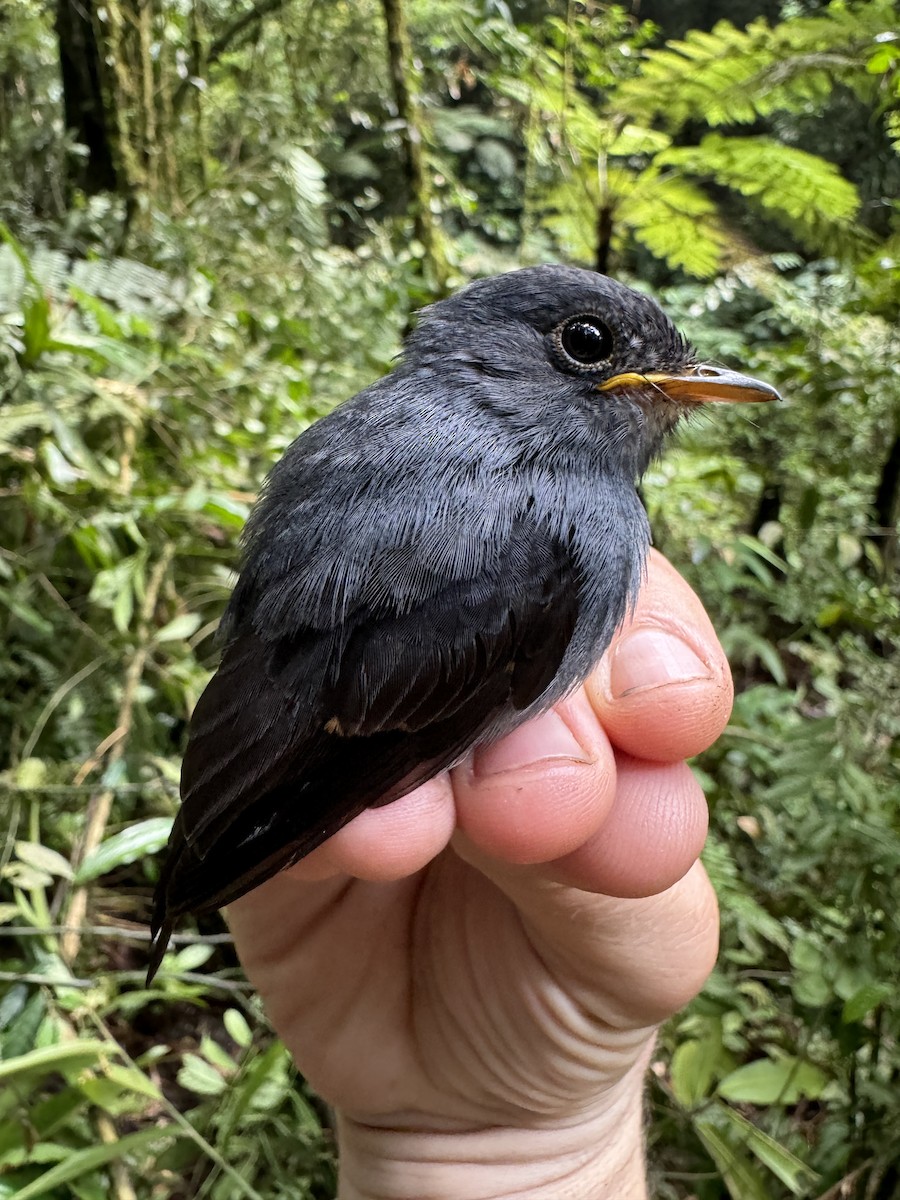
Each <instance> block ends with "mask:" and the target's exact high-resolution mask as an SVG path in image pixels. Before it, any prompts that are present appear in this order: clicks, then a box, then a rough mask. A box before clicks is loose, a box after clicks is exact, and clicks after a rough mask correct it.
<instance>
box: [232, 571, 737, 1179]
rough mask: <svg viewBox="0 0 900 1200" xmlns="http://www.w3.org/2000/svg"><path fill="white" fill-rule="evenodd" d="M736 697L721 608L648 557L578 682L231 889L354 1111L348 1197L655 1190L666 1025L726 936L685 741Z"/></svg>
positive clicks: (304, 1064) (321, 1068) (260, 960)
mask: <svg viewBox="0 0 900 1200" xmlns="http://www.w3.org/2000/svg"><path fill="white" fill-rule="evenodd" d="M731 702H732V686H731V677H730V674H729V671H728V664H727V662H726V660H725V656H724V654H723V652H722V650H721V647H720V646H719V643H718V641H717V639H716V636H715V633H714V631H713V628H712V625H711V624H710V621H709V618H708V617H707V615H706V613H705V612H704V610H703V607H702V605H701V604H700V601H699V600H698V598H697V597H696V595H695V594H694V593H693V592H692V591H691V589H690V588H689V587H688V585H687V584H686V583H685V582H684V580H683V579H682V578H681V577H680V576H679V575H678V574H677V573H676V572H675V570H674V569H673V568H672V567H671V566H670V565H669V564H668V563H667V562H666V561H665V559H663V558H662V557H661V556H660V555H658V554H655V553H654V554H653V555H652V556H651V561H650V566H649V570H648V576H647V580H646V582H645V585H644V587H643V588H642V591H641V594H640V598H639V601H638V604H637V607H636V610H635V612H634V614H633V617H632V618H631V620H630V621H629V622H628V623H627V624H626V625H625V626H624V627H623V629H622V630H621V631H620V632H619V634H618V635H617V637H616V638H615V640H614V642H613V644H612V646H611V647H610V648H609V650H608V651H607V653H606V655H605V656H604V659H603V661H602V663H601V664H600V665H599V667H598V668H597V670H596V671H595V672H594V674H593V675H592V677H591V678H590V680H588V682H587V684H586V685H585V687H584V688H583V689H581V690H580V691H579V692H577V693H576V694H575V695H573V696H571V697H570V698H568V699H567V700H565V701H564V702H563V703H561V704H559V705H557V707H556V709H555V710H554V711H553V713H550V714H547V715H546V716H544V717H541V718H538V719H537V720H536V721H533V722H531V723H529V724H528V725H526V726H524V727H522V728H521V729H519V730H517V731H516V732H515V733H513V734H511V735H510V736H509V737H507V738H506V739H504V741H502V742H500V743H498V744H497V745H496V746H494V747H491V748H489V749H483V750H480V751H477V752H476V753H475V754H474V755H470V757H469V758H468V759H467V760H466V761H465V762H464V763H462V764H461V765H460V766H458V767H456V768H455V769H454V770H453V771H451V772H449V773H448V774H445V775H442V776H440V777H439V778H437V779H435V780H433V781H432V782H431V783H429V784H427V785H426V786H425V787H422V788H419V789H418V791H416V792H413V793H412V794H411V795H410V796H407V797H406V798H405V799H403V800H400V801H397V802H396V803H394V804H391V805H389V806H387V807H384V808H380V809H372V810H369V811H367V812H365V813H363V815H362V816H360V817H358V818H357V819H356V820H355V821H353V822H351V823H350V824H349V825H347V826H346V827H345V828H344V829H343V830H342V831H341V832H340V833H339V834H337V835H336V836H335V837H334V838H332V839H331V840H330V841H329V842H328V843H326V844H325V845H324V846H322V847H321V848H320V849H319V850H317V851H316V852H315V853H314V854H313V855H311V856H310V857H309V858H307V859H306V860H305V861H304V862H302V863H300V864H298V865H297V866H296V867H293V868H291V869H290V870H289V871H286V872H284V873H283V874H282V875H280V876H278V877H277V878H275V879H272V880H270V881H269V882H268V883H266V884H264V885H263V886H262V887H260V888H258V889H256V891H254V892H252V893H250V894H249V895H248V896H245V897H244V898H243V899H242V900H240V901H238V902H237V903H235V904H233V905H232V906H231V908H230V910H229V913H228V917H229V921H230V924H231V927H232V929H233V931H234V935H235V940H236V943H237V947H238V952H239V954H240V957H241V961H242V962H243V964H244V967H245V969H246V971H247V974H248V976H249V977H250V979H251V981H252V982H253V983H254V985H255V986H256V987H257V988H258V990H259V992H260V994H261V996H262V997H263V999H264V1001H265V1004H266V1008H267V1011H268V1013H269V1016H270V1018H271V1020H272V1023H273V1025H274V1027H275V1029H276V1030H277V1031H278V1033H279V1034H280V1035H281V1037H282V1038H283V1039H284V1040H285V1042H286V1044H287V1046H288V1048H289V1049H290V1051H291V1053H292V1054H293V1056H294V1057H295V1059H296V1062H297V1065H298V1067H299V1069H300V1070H301V1071H302V1073H303V1074H304V1075H305V1076H306V1077H307V1078H308V1079H309V1081H310V1083H311V1084H312V1086H313V1087H314V1088H315V1089H316V1090H317V1091H318V1092H319V1094H320V1095H322V1096H323V1097H324V1098H325V1099H326V1100H328V1102H329V1103H330V1104H332V1105H333V1106H334V1108H335V1110H336V1113H337V1118H338V1130H339V1148H340V1185H339V1196H340V1200H376V1198H377V1200H426V1198H427V1200H500V1198H511V1197H517V1198H519V1200H526V1198H527V1200H545V1198H546V1200H600V1198H603V1197H610V1198H613V1197H614V1198H615V1200H645V1198H646V1196H647V1191H646V1178H645V1169H644V1154H643V1135H642V1115H643V1114H642V1107H643V1089H644V1075H645V1071H646V1068H647V1065H648V1062H649V1060H650V1056H651V1053H652V1048H653V1044H654V1039H655V1034H656V1029H657V1027H658V1025H659V1024H660V1023H661V1022H662V1021H664V1020H665V1019H666V1018H668V1017H669V1016H671V1015H672V1014H673V1013H675V1012H677V1011H678V1009H679V1008H681V1007H682V1006H683V1005H684V1004H686V1003H687V1002H688V1000H690V999H691V998H692V997H693V996H694V995H695V994H696V993H697V991H698V990H699V989H700V988H701V987H702V985H703V982H704V980H705V979H706V977H707V975H708V973H709V971H710V969H711V968H712V965H713V962H714V959H715V954H716V949H717V932H718V919H717V909H716V902H715V897H714V895H713V892H712V889H711V887H710V884H709V881H708V879H707V877H706V875H705V873H704V871H703V868H702V866H701V865H700V863H699V862H698V855H699V853H700V850H701V847H702V845H703V841H704V838H705V835H706V826H707V810H706V804H705V802H704V799H703V795H702V793H701V791H700V788H699V785H698V784H697V783H696V781H695V780H694V778H693V776H692V775H691V773H690V770H689V769H688V767H687V766H686V765H685V763H684V759H685V758H688V757H690V756H691V755H693V754H696V753H698V752H699V751H700V750H702V749H704V748H705V747H707V746H708V745H710V744H711V743H712V742H713V741H714V740H715V739H716V738H717V737H718V735H719V734H720V733H721V731H722V729H723V728H724V727H725V724H726V722H727V720H728V716H729V713H730V711H731Z"/></svg>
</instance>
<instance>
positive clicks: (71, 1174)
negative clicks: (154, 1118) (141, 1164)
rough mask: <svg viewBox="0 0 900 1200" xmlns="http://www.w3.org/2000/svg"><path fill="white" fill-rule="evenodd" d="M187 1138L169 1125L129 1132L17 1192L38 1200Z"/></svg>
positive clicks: (76, 1155) (72, 1157) (19, 1197)
mask: <svg viewBox="0 0 900 1200" xmlns="http://www.w3.org/2000/svg"><path fill="white" fill-rule="evenodd" d="M186 1136H187V1134H186V1133H185V1132H183V1131H182V1130H181V1129H178V1128H177V1127H175V1126H172V1125H168V1126H166V1127H165V1128H164V1129H142V1130H141V1131H140V1132H138V1133H129V1134H127V1135H126V1136H125V1137H121V1138H118V1139H117V1140H116V1141H115V1142H104V1143H102V1144H101V1145H98V1146H89V1147H88V1148H87V1149H85V1150H76V1151H74V1152H71V1153H69V1154H68V1155H67V1156H66V1158H65V1159H64V1160H63V1161H62V1162H61V1163H59V1164H58V1165H57V1166H55V1167H51V1168H50V1170H49V1171H45V1172H44V1174H43V1175H41V1176H40V1177H39V1178H38V1179H35V1180H34V1182H33V1183H29V1184H26V1185H25V1187H24V1188H21V1189H19V1190H18V1191H17V1192H16V1200H36V1198H37V1197H38V1196H45V1195H46V1194H47V1193H48V1192H50V1191H52V1190H53V1189H54V1188H58V1187H60V1186H61V1185H62V1184H64V1183H71V1182H72V1180H75V1179H78V1178H79V1177H80V1176H81V1175H86V1174H87V1173H88V1172H89V1171H96V1170H97V1168H98V1167H103V1166H106V1164H107V1163H111V1162H115V1161H116V1160H117V1159H121V1158H127V1157H128V1156H129V1155H130V1154H134V1153H135V1152H136V1151H138V1150H145V1149H149V1148H150V1147H151V1146H155V1145H158V1144H159V1143H160V1142H163V1141H167V1140H169V1139H171V1138H181V1137H186Z"/></svg>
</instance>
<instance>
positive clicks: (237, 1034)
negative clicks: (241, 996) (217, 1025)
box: [222, 1008, 253, 1050]
mask: <svg viewBox="0 0 900 1200" xmlns="http://www.w3.org/2000/svg"><path fill="white" fill-rule="evenodd" d="M222 1019H223V1022H224V1025H225V1029H226V1031H227V1033H228V1036H229V1037H230V1038H231V1039H232V1041H234V1042H236V1043H237V1044H238V1045H239V1046H240V1047H241V1049H242V1050H246V1049H247V1048H248V1047H249V1046H250V1044H251V1043H252V1041H253V1031H252V1030H251V1028H250V1026H249V1025H248V1024H247V1018H246V1017H245V1016H244V1014H243V1013H242V1012H240V1011H239V1010H238V1009H236V1008H228V1009H226V1010H225V1015H224V1017H223V1018H222Z"/></svg>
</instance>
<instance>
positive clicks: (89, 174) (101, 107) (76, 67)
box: [56, 0, 119, 196]
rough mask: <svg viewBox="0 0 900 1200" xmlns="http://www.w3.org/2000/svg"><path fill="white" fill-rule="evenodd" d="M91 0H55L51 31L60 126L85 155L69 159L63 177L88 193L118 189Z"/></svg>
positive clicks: (101, 55)
mask: <svg viewBox="0 0 900 1200" xmlns="http://www.w3.org/2000/svg"><path fill="white" fill-rule="evenodd" d="M96 19H97V17H96V10H95V0H57V5H56V36H57V40H58V43H59V68H60V75H61V77H62V89H63V111H64V115H65V122H66V128H67V129H68V130H69V131H70V133H71V134H72V136H73V137H74V138H75V140H76V141H77V142H80V143H81V145H83V146H85V147H87V157H86V158H81V157H77V158H76V157H74V156H73V157H72V158H71V159H70V161H69V181H70V183H71V184H73V185H74V186H75V187H79V188H81V189H82V191H84V192H86V193H87V194H88V195H89V196H96V195H97V194H98V193H99V192H114V191H117V190H118V185H119V176H118V171H117V169H116V158H115V153H114V145H113V134H112V131H111V127H110V122H109V116H108V114H107V111H106V106H105V104H104V100H103V84H102V79H103V54H102V49H101V47H100V46H99V45H98V43H97V31H96V26H95V21H96Z"/></svg>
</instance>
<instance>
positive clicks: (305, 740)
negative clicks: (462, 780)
mask: <svg viewBox="0 0 900 1200" xmlns="http://www.w3.org/2000/svg"><path fill="white" fill-rule="evenodd" d="M577 604H578V587H577V579H576V569H575V567H574V564H573V562H572V558H571V554H570V552H569V549H568V547H567V546H566V545H564V544H563V542H562V541H561V539H560V538H559V537H557V536H555V535H554V534H552V533H550V532H549V531H547V530H544V529H541V528H539V527H537V526H536V525H535V524H534V523H533V522H531V521H529V520H526V519H521V520H518V521H516V522H514V523H513V525H512V528H511V530H510V533H509V536H508V538H507V539H506V541H505V543H504V545H503V546H502V547H500V548H499V550H498V552H497V554H496V555H495V556H494V559H493V561H492V564H491V567H490V569H484V570H482V571H481V572H480V573H479V574H478V575H477V576H476V577H475V578H472V579H469V580H465V581H457V582H455V583H452V584H450V585H449V586H448V587H447V588H446V589H445V590H444V591H443V592H442V593H438V594H433V595H431V596H429V597H426V598H424V599H423V600H422V601H421V602H420V603H419V604H418V605H416V606H415V607H409V608H408V609H407V610H406V611H400V612H398V611H396V610H395V611H385V610H384V608H383V607H380V608H373V607H370V606H366V605H362V606H360V607H359V608H357V610H356V611H354V612H353V613H351V614H348V615H347V616H346V618H345V619H344V620H343V621H342V622H340V624H339V625H336V626H335V627H334V628H331V629H328V630H321V629H314V628H309V627H301V628H298V629H296V630H294V631H293V632H292V633H291V634H287V633H286V632H284V631H282V632H281V633H280V634H279V636H278V637H277V638H275V639H274V640H270V641H267V640H266V639H265V638H264V637H263V636H262V635H261V634H260V633H259V632H258V631H254V630H253V629H252V628H251V629H249V630H247V631H246V632H244V633H239V634H238V636H237V637H236V638H235V639H234V641H233V642H232V643H231V644H230V645H229V646H228V648H227V649H226V651H225V654H224V657H223V661H222V664H221V666H220V668H219V670H218V672H217V673H216V675H215V676H214V677H213V679H212V680H211V682H210V684H209V686H208V687H207V689H206V691H205V692H204V693H203V695H202V697H201V698H200V701H199V702H198V704H197V707H196V709H195V712H194V716H193V718H192V723H191V732H190V738H189V743H188V749H187V753H186V756H185V760H184V766H183V770H182V796H183V804H182V807H181V809H180V811H179V814H178V816H177V818H176V821H175V825H174V827H173V830H172V835H171V838H170V842H169V852H168V856H167V859H166V863H165V866H164V868H163V872H162V876H161V879H160V882H159V885H158V888H157V896H156V911H155V916H154V922H153V926H154V934H155V936H156V947H155V952H154V963H155V964H158V961H159V959H160V958H161V957H162V952H163V950H164V948H165V942H166V941H167V940H168V935H169V933H170V932H171V928H172V925H173V924H174V921H175V919H176V918H177V917H178V916H180V915H181V914H183V913H186V912H191V911H193V912H198V911H201V912H202V911H207V910H210V909H213V908H217V907H220V906H222V905H224V904H227V903H229V902H230V901H232V900H234V899H236V898H237V897H238V896H240V895H243V894H244V893H245V892H247V891H249V890H250V889H251V888H253V887H255V886H257V885H258V884H260V883H262V882H263V881H264V880H266V879H268V878H270V877H271V876H272V875H274V874H275V873H276V872H277V871H279V870H281V869H282V868H283V867H285V866H287V865H289V864H290V863H292V862H296V861H297V860H298V859H299V858H302V857H303V856H304V855H306V854H308V853H309V852H310V851H311V850H313V849H315V847H316V846H318V845H320V844H321V843H322V842H324V841H325V840H326V839H327V838H329V837H331V836H332V834H334V833H336V832H337V830H338V829H340V828H341V826H343V825H344V824H346V822H347V821H349V820H350V819H351V818H352V817H354V816H356V815H357V814H358V813H360V812H362V810H363V809H364V808H367V807H369V806H370V805H372V804H374V803H376V802H387V801H389V800H393V799H397V798H399V796H401V795H405V794H406V793H407V792H409V791H411V790H412V789H413V788H415V787H417V786H419V785H420V784H422V783H424V782H426V781H427V780H428V779H430V778H432V777H433V776H434V775H436V774H438V773H439V772H440V771H442V770H444V769H446V768H447V767H448V766H451V765H452V764H453V763H454V762H456V761H457V760H458V759H459V758H460V757H461V756H462V755H463V754H464V753H465V751H466V750H468V749H469V747H470V746H471V745H472V744H473V743H474V742H475V741H476V740H477V739H478V738H479V737H480V736H482V735H483V734H484V733H485V732H486V731H488V730H490V728H491V727H492V726H493V725H495V724H496V722H497V718H498V717H499V716H501V715H502V714H504V713H509V714H514V713H515V712H521V711H523V710H525V709H527V708H528V707H529V706H530V705H532V704H533V703H534V702H535V701H536V700H537V699H539V698H540V696H541V695H542V694H543V693H544V692H545V691H546V689H547V688H548V687H549V685H550V684H551V682H552V681H553V679H554V677H555V675H556V673H557V671H558V669H559V666H560V663H561V661H562V658H563V655H564V654H565V651H566V647H567V646H568V644H569V640H570V638H571V635H572V631H573V629H574V626H575V621H576V617H577ZM152 969H154V970H155V965H154V967H153V968H152Z"/></svg>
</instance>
